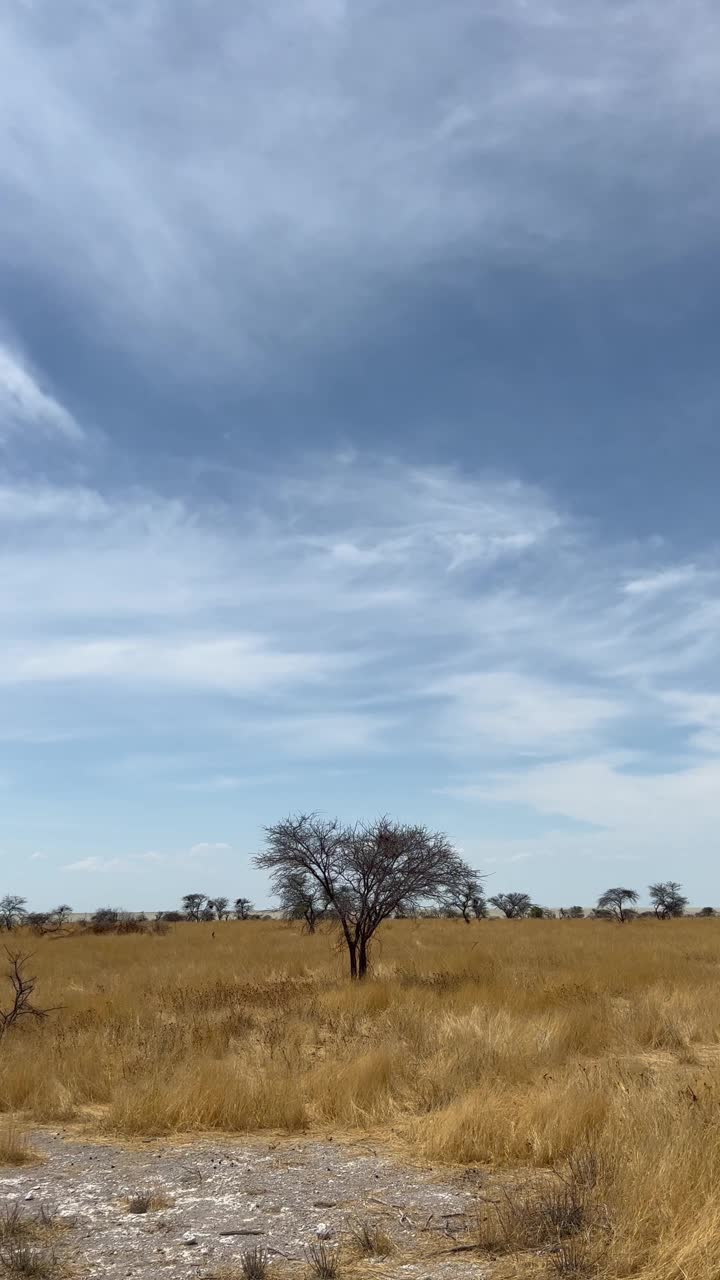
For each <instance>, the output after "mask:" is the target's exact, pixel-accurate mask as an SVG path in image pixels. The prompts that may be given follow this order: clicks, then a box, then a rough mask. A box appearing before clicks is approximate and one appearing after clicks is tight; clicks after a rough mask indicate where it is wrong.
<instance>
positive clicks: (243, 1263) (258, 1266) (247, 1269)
mask: <svg viewBox="0 0 720 1280" xmlns="http://www.w3.org/2000/svg"><path fill="white" fill-rule="evenodd" d="M269 1273H270V1269H269V1263H268V1255H267V1252H266V1251H265V1249H263V1248H262V1247H261V1246H260V1245H256V1246H255V1248H254V1249H246V1250H245V1252H244V1253H243V1255H242V1257H241V1259H240V1274H241V1275H242V1277H243V1280H267V1277H268V1275H269Z"/></svg>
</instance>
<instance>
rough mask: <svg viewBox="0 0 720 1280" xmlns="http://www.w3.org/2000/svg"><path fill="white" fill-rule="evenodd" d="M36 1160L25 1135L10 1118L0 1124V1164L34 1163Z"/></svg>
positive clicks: (36, 1156)
mask: <svg viewBox="0 0 720 1280" xmlns="http://www.w3.org/2000/svg"><path fill="white" fill-rule="evenodd" d="M37 1160H38V1155H37V1153H36V1152H35V1151H33V1150H32V1147H31V1146H30V1143H29V1142H28V1139H27V1136H26V1135H25V1134H24V1133H23V1132H22V1131H21V1130H20V1129H19V1128H18V1126H17V1125H16V1124H15V1123H14V1122H13V1121H12V1120H8V1121H7V1122H6V1123H5V1124H4V1125H1V1126H0V1165H4V1164H9V1165H24V1164H36V1163H37Z"/></svg>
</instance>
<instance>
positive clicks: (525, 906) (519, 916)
mask: <svg viewBox="0 0 720 1280" xmlns="http://www.w3.org/2000/svg"><path fill="white" fill-rule="evenodd" d="M490 904H491V906H493V907H497V909H498V911H502V913H503V915H504V916H507V918H508V920H523V919H524V918H525V916H527V915H529V914H530V908H531V907H532V905H533V903H532V898H531V897H530V894H529V893H496V894H495V897H494V898H491V899H490Z"/></svg>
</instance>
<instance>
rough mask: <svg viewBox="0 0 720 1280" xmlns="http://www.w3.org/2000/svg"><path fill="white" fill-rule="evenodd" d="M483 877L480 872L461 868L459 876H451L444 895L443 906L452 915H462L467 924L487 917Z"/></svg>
mask: <svg viewBox="0 0 720 1280" xmlns="http://www.w3.org/2000/svg"><path fill="white" fill-rule="evenodd" d="M482 881H483V877H482V875H481V874H480V872H479V871H473V870H471V868H470V867H464V866H462V865H461V866H460V868H459V870H458V872H457V875H455V876H452V875H451V876H449V877H448V883H447V884H446V886H445V888H444V890H443V895H442V904H443V907H444V908H445V910H446V911H447V912H449V913H451V914H452V915H460V916H462V918H463V920H464V921H465V923H466V924H470V921H471V920H472V919H475V920H483V919H484V918H485V916H486V915H487V905H486V902H485V895H484V893H483V887H482Z"/></svg>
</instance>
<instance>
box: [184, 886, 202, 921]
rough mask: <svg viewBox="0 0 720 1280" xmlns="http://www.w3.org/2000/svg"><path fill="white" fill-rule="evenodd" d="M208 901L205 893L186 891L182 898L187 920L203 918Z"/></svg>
mask: <svg viewBox="0 0 720 1280" xmlns="http://www.w3.org/2000/svg"><path fill="white" fill-rule="evenodd" d="M206 902H207V897H206V895H205V894H204V893H186V894H185V896H184V898H183V900H182V908H183V912H184V915H185V919H186V920H195V921H198V920H201V919H202V913H203V908H204V907H205V904H206Z"/></svg>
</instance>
